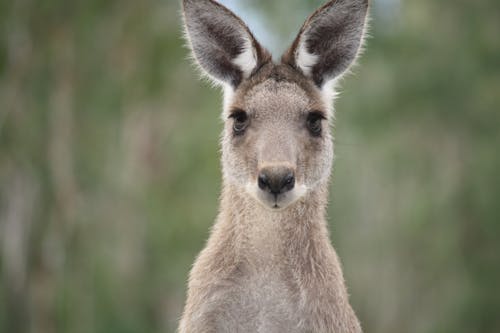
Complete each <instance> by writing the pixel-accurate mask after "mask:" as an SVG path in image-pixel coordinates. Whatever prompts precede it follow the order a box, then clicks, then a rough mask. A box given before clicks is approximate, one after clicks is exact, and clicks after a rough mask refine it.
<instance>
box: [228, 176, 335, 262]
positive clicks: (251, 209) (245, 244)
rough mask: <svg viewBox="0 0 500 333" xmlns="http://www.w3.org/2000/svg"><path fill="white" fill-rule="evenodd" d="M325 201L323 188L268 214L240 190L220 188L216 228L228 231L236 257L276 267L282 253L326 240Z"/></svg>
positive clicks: (326, 195) (266, 209)
mask: <svg viewBox="0 0 500 333" xmlns="http://www.w3.org/2000/svg"><path fill="white" fill-rule="evenodd" d="M327 197H328V191H327V185H326V184H324V185H322V186H319V187H318V188H317V189H315V190H314V191H311V192H310V193H308V194H307V195H306V196H305V197H304V198H302V199H301V200H299V201H297V202H295V203H294V204H292V205H291V206H290V207H288V208H286V209H284V210H280V211H272V210H270V209H269V208H265V207H264V206H263V205H262V204H260V203H259V202H257V201H256V200H255V199H253V198H251V197H250V196H249V195H247V194H246V193H244V192H242V189H239V188H237V187H236V186H234V185H232V184H224V185H223V192H222V200H221V213H220V215H219V221H218V224H223V225H224V226H225V227H224V229H228V230H227V232H229V230H231V234H232V235H233V237H234V239H233V244H234V249H235V251H236V252H237V253H236V254H237V255H240V256H242V257H244V259H246V260H247V261H251V262H254V263H255V264H257V265H261V264H266V263H269V264H276V262H281V261H282V259H283V256H284V255H286V253H300V252H301V248H305V247H308V246H311V244H312V243H321V242H324V240H325V238H326V240H328V231H327V227H326V219H325V211H326V202H327ZM328 243H329V241H328Z"/></svg>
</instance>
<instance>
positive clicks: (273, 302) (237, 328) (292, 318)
mask: <svg viewBox="0 0 500 333" xmlns="http://www.w3.org/2000/svg"><path fill="white" fill-rule="evenodd" d="M225 292H226V293H227V294H226V295H225V296H226V297H225V303H226V306H224V308H225V309H224V312H225V314H224V315H223V318H225V320H224V322H221V325H222V327H221V331H224V332H258V333H274V332H276V333H278V332H290V333H299V332H300V333H303V332H306V330H305V329H304V327H303V326H304V323H303V321H302V320H301V317H302V316H301V315H300V313H301V311H300V299H299V297H300V294H299V292H298V291H297V290H294V287H293V286H292V285H291V284H290V283H289V282H287V281H286V280H285V279H284V278H283V273H282V272H280V271H279V268H277V267H274V269H273V268H272V267H270V268H267V269H265V270H261V271H259V272H258V273H253V274H249V275H244V276H240V277H239V278H238V279H236V280H235V281H234V282H233V283H232V285H231V287H230V288H228V289H227V290H226V291H225Z"/></svg>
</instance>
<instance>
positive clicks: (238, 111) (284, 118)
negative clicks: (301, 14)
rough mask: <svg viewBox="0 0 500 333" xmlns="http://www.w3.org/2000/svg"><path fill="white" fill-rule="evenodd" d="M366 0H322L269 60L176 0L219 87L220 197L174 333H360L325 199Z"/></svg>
mask: <svg viewBox="0 0 500 333" xmlns="http://www.w3.org/2000/svg"><path fill="white" fill-rule="evenodd" d="M367 12H368V0H332V1H329V2H327V3H326V4H325V5H323V6H322V7H321V8H319V9H318V10H317V11H316V12H314V13H313V14H312V15H311V16H310V17H309V18H308V19H307V20H306V22H305V23H304V25H303V26H302V28H301V29H300V32H299V34H298V36H297V37H296V39H295V40H294V42H293V43H292V45H291V47H290V48H289V49H288V50H287V51H286V52H285V53H284V55H283V56H282V57H281V60H280V61H279V62H273V60H272V57H271V55H270V53H269V52H268V51H267V50H266V49H265V48H263V47H262V46H261V45H260V44H259V43H258V42H257V40H256V39H255V38H254V36H253V35H252V33H251V32H250V30H249V28H248V27H247V26H246V25H245V23H244V22H243V21H242V20H241V19H240V18H239V17H238V16H236V15H235V14H234V13H233V12H231V11H230V10H229V9H227V8H226V7H224V6H222V5H221V4H219V3H218V2H216V1H213V0H183V18H184V25H185V31H186V37H187V39H188V41H189V45H190V47H191V49H192V54H193V56H194V58H195V60H196V62H197V63H198V65H199V67H201V69H202V70H203V72H204V73H206V74H207V75H208V76H209V77H210V78H211V79H212V80H213V81H214V82H215V83H217V84H219V85H221V86H222V87H223V89H224V107H223V111H222V117H223V120H224V129H223V134H222V139H221V144H222V171H223V172H222V176H223V185H222V196H221V200H220V210H219V215H218V217H217V220H216V223H215V225H214V226H213V229H212V231H211V235H210V238H209V240H208V242H207V244H206V247H205V248H204V249H203V250H202V251H201V253H200V254H199V256H198V257H197V259H196V261H195V264H194V266H193V268H192V270H191V273H190V277H189V285H188V295H187V302H186V305H185V309H184V313H183V316H182V319H181V321H180V326H179V331H180V332H181V333H199V332H207V333H209V332H230V333H235V332H262V333H272V332H280V333H283V332H291V333H295V332H297V333H299V332H301V333H306V332H315V333H328V332H332V333H333V332H335V333H359V332H361V326H360V323H359V321H358V319H357V317H356V315H355V313H354V311H353V309H352V308H351V306H350V304H349V299H348V294H347V290H346V286H345V283H344V278H343V274H342V269H341V265H340V262H339V259H338V257H337V254H336V252H335V250H334V248H333V247H332V245H331V243H330V239H329V232H328V229H327V223H326V217H325V216H326V206H327V201H328V186H329V178H330V172H331V168H332V163H333V162H332V161H333V156H334V147H333V140H332V135H331V130H330V124H331V123H332V121H333V116H334V115H333V108H332V105H331V104H332V99H333V90H334V83H335V82H336V81H337V79H338V78H339V77H340V76H341V75H342V74H344V73H345V72H346V71H347V70H348V68H349V67H350V66H351V64H352V63H353V62H354V61H355V59H356V57H357V55H358V53H359V50H360V46H361V45H362V43H363V36H364V32H365V26H366V17H367Z"/></svg>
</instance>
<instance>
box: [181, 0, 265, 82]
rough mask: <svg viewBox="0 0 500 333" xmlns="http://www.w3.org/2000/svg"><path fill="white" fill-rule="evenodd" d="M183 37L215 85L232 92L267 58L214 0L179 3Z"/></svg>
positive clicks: (239, 23)
mask: <svg viewBox="0 0 500 333" xmlns="http://www.w3.org/2000/svg"><path fill="white" fill-rule="evenodd" d="M182 4H183V13H184V25H185V28H186V36H187V37H188V40H189V44H190V46H191V49H192V51H193V55H194V58H195V59H196V60H197V62H198V64H199V65H200V67H201V68H202V69H203V70H204V72H205V73H206V74H208V76H209V77H211V78H212V79H213V80H214V82H216V83H225V84H228V85H230V86H232V87H233V88H236V87H237V86H238V85H239V84H240V83H241V82H242V81H243V80H244V79H247V78H249V77H250V76H251V75H252V73H253V72H254V71H255V70H256V69H258V68H259V67H260V66H261V65H262V64H263V63H265V62H267V61H270V59H271V56H270V54H269V53H268V52H267V51H266V50H265V49H264V48H263V47H262V46H260V44H259V43H258V42H257V40H256V39H255V38H254V36H253V35H252V33H251V32H250V29H248V27H247V26H246V25H245V23H244V22H243V21H242V20H241V19H240V18H239V17H238V16H236V15H235V14H234V13H233V12H232V11H230V10H229V9H227V8H226V7H224V6H223V5H221V4H220V3H218V2H217V1H214V0H183V1H182Z"/></svg>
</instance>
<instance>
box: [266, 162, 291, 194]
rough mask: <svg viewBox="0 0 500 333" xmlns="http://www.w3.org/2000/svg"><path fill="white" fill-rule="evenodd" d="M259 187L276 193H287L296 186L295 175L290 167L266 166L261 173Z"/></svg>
mask: <svg viewBox="0 0 500 333" xmlns="http://www.w3.org/2000/svg"><path fill="white" fill-rule="evenodd" d="M258 182H259V188H260V189H261V190H263V191H267V192H270V193H272V194H274V195H278V194H281V193H285V192H288V191H290V190H291V189H293V187H294V186H295V176H294V174H293V171H292V170H290V169H289V168H265V169H262V170H261V171H260V173H259V179H258Z"/></svg>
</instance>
